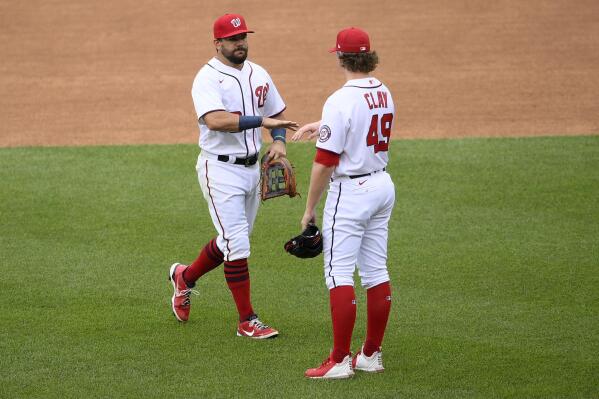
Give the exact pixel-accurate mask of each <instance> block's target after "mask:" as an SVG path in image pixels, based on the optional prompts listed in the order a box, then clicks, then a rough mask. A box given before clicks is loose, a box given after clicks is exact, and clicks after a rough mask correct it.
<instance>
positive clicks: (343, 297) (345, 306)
mask: <svg viewBox="0 0 599 399" xmlns="http://www.w3.org/2000/svg"><path fill="white" fill-rule="evenodd" d="M329 298H330V303H331V319H332V320H333V353H332V355H331V357H332V358H333V360H334V361H335V362H337V363H340V362H341V361H342V360H343V359H344V358H345V356H347V355H349V353H350V346H351V336H352V333H353V332H354V324H355V322H356V294H355V292H354V287H352V286H351V285H342V286H340V287H336V288H333V289H332V290H330V291H329Z"/></svg>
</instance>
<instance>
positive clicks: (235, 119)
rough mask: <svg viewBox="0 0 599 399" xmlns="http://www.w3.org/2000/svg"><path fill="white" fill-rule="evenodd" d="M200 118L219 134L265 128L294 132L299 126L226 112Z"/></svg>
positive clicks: (291, 122) (288, 122) (294, 123)
mask: <svg viewBox="0 0 599 399" xmlns="http://www.w3.org/2000/svg"><path fill="white" fill-rule="evenodd" d="M280 115H282V113H281V114H279V115H277V117H279V116H280ZM202 118H203V119H204V122H205V123H206V126H208V128H209V129H210V130H215V131H219V132H231V133H236V132H240V131H242V130H245V129H252V128H257V127H265V128H267V129H276V128H283V129H291V130H294V131H295V130H296V129H297V128H298V127H299V124H298V123H297V122H293V121H288V120H282V119H275V118H266V117H260V116H240V115H237V114H234V113H231V112H227V111H214V112H210V113H207V114H206V115H204V116H203V117H202Z"/></svg>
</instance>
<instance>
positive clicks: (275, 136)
mask: <svg viewBox="0 0 599 399" xmlns="http://www.w3.org/2000/svg"><path fill="white" fill-rule="evenodd" d="M270 136H271V137H272V141H275V140H281V141H282V142H283V143H286V142H287V140H286V138H285V136H286V134H285V129H284V128H282V127H278V128H276V129H272V130H271V131H270Z"/></svg>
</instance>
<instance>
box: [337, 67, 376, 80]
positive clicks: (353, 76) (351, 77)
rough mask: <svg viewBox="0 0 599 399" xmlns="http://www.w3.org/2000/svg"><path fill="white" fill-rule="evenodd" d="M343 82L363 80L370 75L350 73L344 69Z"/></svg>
mask: <svg viewBox="0 0 599 399" xmlns="http://www.w3.org/2000/svg"><path fill="white" fill-rule="evenodd" d="M343 72H344V73H345V80H354V79H364V78H368V77H370V74H368V73H364V72H352V71H348V70H347V69H344V70H343Z"/></svg>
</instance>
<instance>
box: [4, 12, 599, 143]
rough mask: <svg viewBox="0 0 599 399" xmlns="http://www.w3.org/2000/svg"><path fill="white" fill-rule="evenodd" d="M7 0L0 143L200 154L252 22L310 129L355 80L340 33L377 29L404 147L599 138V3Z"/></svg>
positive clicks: (254, 49)
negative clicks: (235, 29) (476, 140)
mask: <svg viewBox="0 0 599 399" xmlns="http://www.w3.org/2000/svg"><path fill="white" fill-rule="evenodd" d="M370 4H371V6H370V7H369V6H367V5H366V3H364V2H363V1H339V0H333V1H329V2H323V1H316V0H309V1H303V2H285V3H281V2H279V1H274V0H264V1H253V0H251V1H244V2H236V1H220V2H203V1H196V2H191V1H183V0H176V1H153V2H139V1H132V0H124V1H114V0H109V1H104V2H80V1H75V0H57V1H51V2H14V1H7V0H4V1H1V2H0V59H1V60H2V62H1V64H0V89H1V91H2V96H1V97H0V109H1V115H2V116H1V120H0V146H4V147H6V146H8V147H12V146H29V145H87V144H136V143H195V142H196V141H197V126H196V124H195V114H194V110H193V105H192V102H191V96H190V88H191V82H192V80H193V77H194V75H195V73H196V72H197V70H198V69H199V68H200V67H201V66H202V65H203V64H204V63H205V62H206V61H207V60H208V59H209V58H210V57H211V56H212V55H213V53H214V48H213V45H212V36H211V34H212V22H213V20H214V19H215V18H217V17H218V16H220V15H222V14H224V13H225V12H238V13H241V14H243V15H244V16H245V17H246V20H247V22H248V25H249V27H250V28H251V29H253V30H255V31H256V33H255V34H253V35H251V37H250V42H249V45H250V59H251V60H253V61H255V62H257V63H259V64H261V65H263V66H265V67H266V68H267V70H268V71H269V72H270V74H271V75H272V77H273V79H274V81H275V83H276V84H277V86H278V88H279V90H280V91H281V93H282V95H283V97H284V99H285V100H286V102H287V105H288V109H287V112H286V114H287V117H288V118H289V119H293V120H297V121H298V122H300V123H305V122H311V121H313V120H316V119H318V118H319V117H320V110H321V107H322V104H323V102H324V100H325V99H326V97H327V96H328V95H329V94H330V93H331V92H333V91H334V90H336V89H337V88H338V87H339V86H340V85H341V84H342V83H343V79H342V75H341V74H340V73H339V71H338V70H337V66H336V62H335V58H334V56H333V55H331V54H329V53H328V52H327V49H328V48H329V47H331V45H332V44H333V42H334V39H335V35H336V32H337V31H338V30H339V29H340V28H343V27H346V26H352V25H353V26H359V27H362V28H364V29H366V30H367V31H369V32H370V34H371V37H372V44H373V48H374V49H375V50H377V52H378V53H379V56H380V58H381V65H380V67H379V68H378V69H377V71H376V73H375V75H376V76H377V77H379V78H380V79H381V80H383V81H384V82H385V83H387V85H388V86H389V87H390V89H391V90H392V92H393V94H394V97H395V100H396V106H397V111H398V114H399V123H398V124H397V125H396V128H395V130H394V132H393V135H394V137H400V138H444V137H468V136H531V135H586V134H598V133H599V101H598V100H599V97H598V95H597V93H599V2H598V1H596V0H576V1H569V0H555V1H544V0H530V1H516V0H499V1H494V2H486V1H474V0H472V1H454V2H446V1H442V0H425V1H419V2H413V1H391V0H386V1H379V2H372V3H370Z"/></svg>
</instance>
